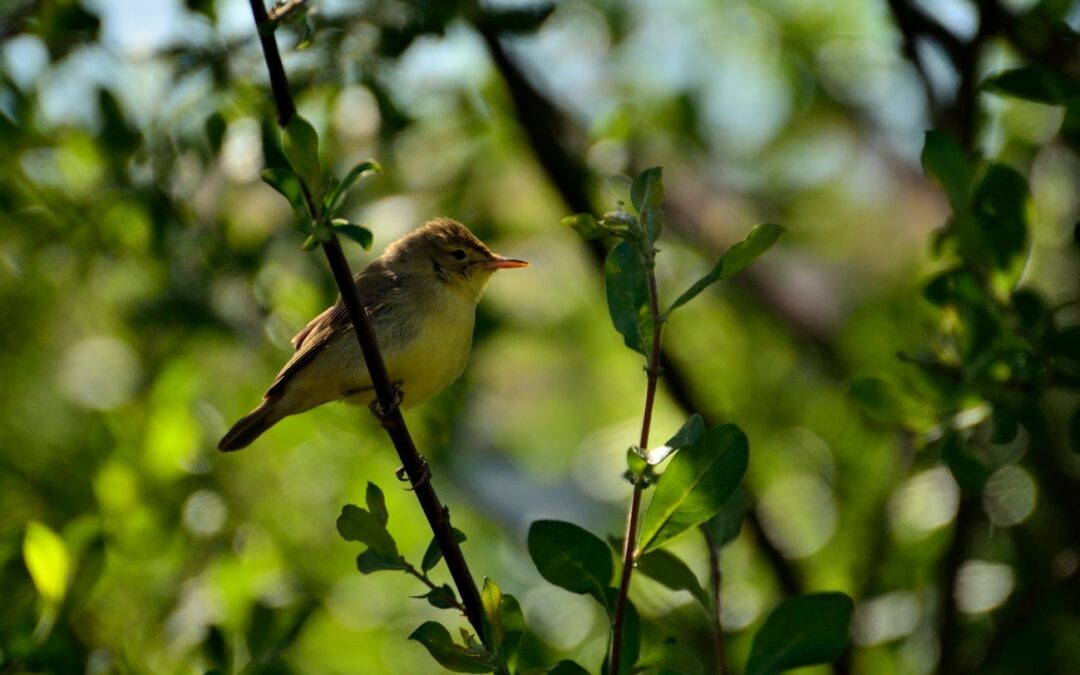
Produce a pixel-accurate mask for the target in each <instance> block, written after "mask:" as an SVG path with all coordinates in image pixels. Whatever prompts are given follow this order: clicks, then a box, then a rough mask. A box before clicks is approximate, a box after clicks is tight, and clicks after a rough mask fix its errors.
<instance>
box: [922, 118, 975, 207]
mask: <svg viewBox="0 0 1080 675" xmlns="http://www.w3.org/2000/svg"><path fill="white" fill-rule="evenodd" d="M922 165H923V170H924V171H925V172H926V175H927V176H930V177H931V178H933V179H934V180H936V181H937V182H938V183H939V184H940V185H941V187H942V188H943V189H944V190H945V194H946V195H948V197H949V204H950V205H952V209H953V211H954V212H956V213H959V212H961V211H963V210H964V209H965V208H966V207H967V197H968V191H969V189H970V187H971V178H972V175H973V174H974V168H973V167H972V165H971V162H970V161H969V160H968V157H967V154H966V153H965V152H964V149H963V148H962V147H960V144H959V143H957V142H956V141H954V140H953V139H952V138H950V137H949V136H947V135H946V134H943V133H941V132H940V131H928V132H926V141H925V142H924V143H923V151H922Z"/></svg>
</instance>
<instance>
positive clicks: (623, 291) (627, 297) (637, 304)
mask: <svg viewBox="0 0 1080 675" xmlns="http://www.w3.org/2000/svg"><path fill="white" fill-rule="evenodd" d="M604 280H605V285H606V288H607V302H608V311H609V312H610V313H611V322H612V323H613V324H614V325H615V330H617V331H619V333H620V334H621V335H622V336H623V342H624V343H625V344H626V346H627V347H629V348H630V349H633V350H634V351H635V352H637V353H639V354H642V355H644V356H646V357H647V356H648V354H649V352H650V351H651V350H652V338H653V325H652V314H651V312H650V310H649V280H648V276H647V274H646V272H645V266H644V264H643V263H642V260H641V256H639V255H638V253H637V251H636V250H635V249H634V246H633V245H632V244H631V243H630V242H629V241H625V240H624V241H620V242H619V243H618V244H616V245H615V246H614V247H613V248H612V249H611V252H609V253H608V256H607V260H606V261H605V262H604Z"/></svg>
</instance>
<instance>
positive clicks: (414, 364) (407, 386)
mask: <svg viewBox="0 0 1080 675" xmlns="http://www.w3.org/2000/svg"><path fill="white" fill-rule="evenodd" d="M433 305H434V306H432V307H429V308H426V310H427V311H424V312H423V313H422V315H421V316H422V318H421V319H420V320H418V321H417V322H416V323H415V324H414V326H413V334H412V336H411V339H409V340H408V341H407V342H405V343H404V344H401V345H400V347H399V348H397V349H394V348H391V349H388V350H387V354H386V361H387V370H389V372H390V376H391V378H393V379H394V380H395V381H401V383H402V389H403V391H404V394H405V399H404V405H405V406H412V405H416V404H417V403H420V402H421V401H423V400H425V399H427V398H429V397H431V396H434V395H435V394H437V393H439V392H440V391H442V390H443V389H445V388H446V387H447V386H449V385H450V384H451V383H452V382H453V381H454V380H456V379H457V378H458V376H460V375H461V372H462V371H463V370H464V369H465V364H466V363H467V362H468V360H469V350H470V348H471V345H472V334H473V326H474V324H475V321H476V305H475V304H474V303H472V302H469V301H468V300H467V299H463V298H459V297H457V296H456V294H449V293H448V294H445V295H444V297H442V298H439V301H438V302H437V303H433Z"/></svg>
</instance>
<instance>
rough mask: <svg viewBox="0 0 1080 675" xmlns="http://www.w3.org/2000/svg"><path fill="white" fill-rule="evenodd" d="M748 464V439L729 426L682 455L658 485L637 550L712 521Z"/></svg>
mask: <svg viewBox="0 0 1080 675" xmlns="http://www.w3.org/2000/svg"><path fill="white" fill-rule="evenodd" d="M748 460H749V447H748V445H747V441H746V435H745V434H743V432H742V431H741V430H740V429H739V428H738V427H736V426H734V425H731V424H725V425H723V426H719V427H715V428H713V429H709V430H708V431H706V432H705V436H704V437H703V438H702V440H701V443H699V444H698V445H694V446H691V447H688V448H684V449H683V450H681V451H679V453H678V454H677V455H675V458H674V459H672V460H671V463H670V464H669V465H668V467H667V470H666V471H664V473H663V475H661V476H660V480H659V481H658V482H657V486H656V492H655V494H654V495H653V498H652V501H651V502H650V503H649V508H648V509H647V510H646V511H645V518H644V520H643V521H642V524H641V538H640V540H639V542H638V550H639V551H641V552H643V553H648V552H649V551H652V550H655V549H657V548H659V547H660V546H661V545H663V544H664V542H666V541H667V540H669V539H671V538H672V537H674V536H676V535H678V534H681V533H682V532H684V531H686V530H687V529H689V528H691V527H694V526H696V525H699V524H701V523H703V522H705V521H706V520H708V519H709V518H712V517H713V516H714V515H715V514H716V512H717V511H719V510H720V508H721V507H723V505H724V503H725V502H726V501H727V499H728V498H729V497H730V496H731V493H732V492H734V491H735V489H736V488H737V487H738V486H739V482H740V481H741V480H742V477H743V474H744V473H746V466H747V462H748Z"/></svg>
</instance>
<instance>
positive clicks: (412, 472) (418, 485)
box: [250, 0, 483, 640]
mask: <svg viewBox="0 0 1080 675" xmlns="http://www.w3.org/2000/svg"><path fill="white" fill-rule="evenodd" d="M250 4H251V11H252V14H253V16H254V18H255V26H256V28H257V30H258V33H259V41H260V42H261V43H262V49H263V55H264V56H265V58H266V67H267V70H268V72H269V74H270V89H271V91H272V92H273V96H274V103H275V104H276V107H277V113H278V124H280V125H281V126H282V127H284V126H286V125H287V124H288V123H289V120H290V119H292V116H293V115H295V114H296V104H295V103H294V102H293V98H292V95H291V93H290V92H289V82H288V79H287V78H286V76H285V68H284V66H283V65H282V62H281V54H280V53H279V52H278V48H277V43H276V42H275V40H274V32H273V25H274V24H273V22H272V21H271V20H270V17H269V16H268V15H267V13H266V7H264V6H263V4H262V0H250ZM322 246H323V253H325V254H326V261H327V263H328V264H329V265H330V270H331V272H332V273H333V275H334V281H335V282H336V284H337V287H338V290H339V291H340V292H341V300H342V303H343V304H344V305H345V309H346V310H347V312H348V314H349V320H350V321H351V322H352V326H353V330H354V332H355V334H356V339H357V342H358V343H359V344H360V350H361V352H362V353H363V356H364V363H365V364H366V365H367V369H368V373H369V374H370V376H371V383H372V386H373V387H374V389H375V394H376V400H377V405H378V406H379V409H380V411H379V414H377V415H376V416H377V418H378V419H379V422H380V423H381V424H382V426H383V428H384V429H385V430H386V432H387V434H388V435H389V436H390V439H391V441H393V444H394V449H395V450H397V453H398V457H399V458H400V459H401V464H402V466H403V468H404V469H405V473H406V474H407V475H408V477H409V481H410V482H411V483H412V486H413V491H414V494H415V495H416V498H417V500H418V501H419V502H420V507H421V508H422V509H423V511H424V515H425V516H426V517H427V520H428V524H429V525H430V526H431V531H432V533H433V534H434V535H435V541H436V543H437V544H438V546H439V549H440V550H441V551H442V554H443V558H444V559H445V560H446V566H447V569H449V570H450V576H451V577H452V578H453V580H454V584H455V585H456V586H457V589H458V593H459V594H460V595H461V601H462V603H463V604H464V606H465V614H466V616H467V617H468V620H469V623H471V624H472V626H473V629H474V630H475V631H476V634H477V635H478V636H479V637H480V639H481V640H482V639H483V629H482V623H481V617H482V615H483V609H482V605H481V603H480V592H479V591H478V590H477V587H476V582H475V581H474V580H473V578H472V575H471V574H470V573H469V568H468V565H467V564H466V563H465V556H464V555H462V553H461V547H460V546H458V542H457V539H456V538H455V537H454V533H453V529H452V528H451V526H450V511H449V509H447V508H446V507H445V506H443V505H442V503H441V502H440V501H439V498H438V496H437V495H436V494H435V488H434V487H433V486H432V481H431V474H430V468H429V467H428V465H427V462H426V461H425V460H424V458H423V457H421V456H420V453H419V452H418V451H417V449H416V445H415V444H414V443H413V440H412V435H411V434H410V433H409V429H408V427H407V426H406V425H405V418H404V417H403V416H402V414H401V408H400V407H399V403H400V397H399V392H398V390H397V389H396V387H395V386H394V384H393V383H392V381H391V380H390V376H389V374H388V373H387V371H386V364H385V363H384V361H383V358H382V354H381V352H380V351H379V343H378V341H377V340H376V337H375V328H374V326H372V323H371V317H370V316H369V315H368V312H367V310H366V309H365V307H364V304H363V303H362V301H361V298H360V295H359V293H358V292H357V289H356V283H355V281H354V280H353V275H352V272H351V270H350V269H349V263H348V261H347V260H346V259H345V254H344V252H343V251H342V250H341V243H340V242H339V241H338V239H337V236H336V235H334V234H331V235H330V239H329V241H327V242H325V243H324V244H323V245H322Z"/></svg>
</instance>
